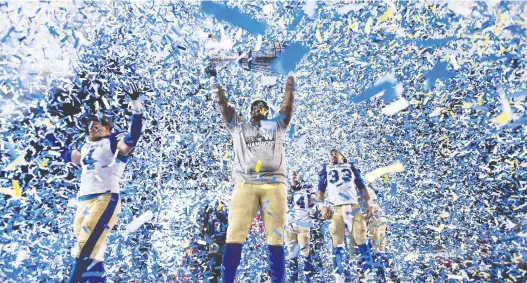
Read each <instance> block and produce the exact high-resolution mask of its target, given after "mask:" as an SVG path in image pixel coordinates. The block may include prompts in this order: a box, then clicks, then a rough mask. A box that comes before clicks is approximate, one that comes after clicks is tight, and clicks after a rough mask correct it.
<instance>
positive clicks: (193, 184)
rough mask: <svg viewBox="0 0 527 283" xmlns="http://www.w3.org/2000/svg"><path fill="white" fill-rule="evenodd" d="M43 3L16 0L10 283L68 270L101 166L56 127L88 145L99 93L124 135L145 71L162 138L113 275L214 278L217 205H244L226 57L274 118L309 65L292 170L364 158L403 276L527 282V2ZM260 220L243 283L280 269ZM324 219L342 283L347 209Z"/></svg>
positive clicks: (118, 246)
mask: <svg viewBox="0 0 527 283" xmlns="http://www.w3.org/2000/svg"><path fill="white" fill-rule="evenodd" d="M26 2H27V1H7V2H6V1H3V2H0V13H1V14H2V17H0V21H2V26H3V27H4V28H3V29H2V31H1V32H0V40H1V42H2V56H3V57H2V58H3V59H2V69H3V70H5V71H4V72H2V73H1V74H0V96H1V99H0V129H1V130H0V139H1V142H0V153H1V159H0V160H1V161H0V163H1V166H0V168H1V171H0V192H1V194H0V207H2V217H0V222H1V223H0V224H1V225H0V227H2V228H1V229H2V232H1V233H0V234H1V235H2V236H1V243H2V244H1V245H2V247H1V248H0V250H1V252H2V255H1V257H0V266H2V269H1V271H0V278H2V279H3V281H2V282H4V281H6V282H7V283H11V282H20V281H22V282H40V281H43V280H48V281H53V282H62V281H67V274H69V273H70V272H71V266H72V264H73V259H72V257H71V255H70V254H69V251H70V249H71V247H73V246H74V242H75V237H74V235H73V233H70V232H68V231H73V229H72V225H73V223H74V218H75V211H76V209H77V207H78V205H79V201H78V199H77V198H76V196H77V194H78V192H79V182H80V172H81V171H82V170H88V167H89V165H90V164H91V165H97V166H98V165H99V164H98V163H93V162H101V161H97V160H90V159H89V158H86V160H85V161H86V162H85V163H84V164H85V166H84V167H82V166H77V165H75V164H70V163H68V164H66V163H65V162H64V161H63V160H62V159H61V158H60V149H59V148H56V147H55V148H53V147H51V148H50V147H49V146H50V145H49V144H46V143H45V142H44V141H43V139H44V137H45V136H46V134H48V133H49V132H53V133H54V135H55V136H56V137H57V139H58V140H60V141H61V142H63V143H64V145H67V146H69V147H71V148H76V149H79V150H80V149H81V148H82V146H83V145H84V144H85V143H86V138H87V135H86V126H85V125H84V124H83V123H82V121H81V117H83V116H85V115H87V114H93V112H94V111H95V109H94V108H95V105H96V104H97V105H98V110H99V111H103V112H104V113H106V114H108V115H110V116H112V118H113V121H114V127H113V129H112V131H113V132H115V133H118V132H119V133H126V132H127V131H128V127H129V121H130V120H129V117H130V109H129V107H128V103H129V101H128V98H126V96H125V95H124V94H123V93H122V91H123V84H124V82H128V81H130V80H137V81H139V82H141V84H143V85H144V86H145V88H147V89H148V90H147V91H145V95H144V96H141V99H143V104H144V105H145V112H144V131H145V132H144V135H143V137H142V139H141V141H140V143H139V144H138V146H137V148H136V149H135V150H134V152H133V153H132V154H131V155H130V156H129V158H128V165H127V167H126V170H125V173H124V178H123V180H122V183H121V191H120V200H121V212H120V214H119V220H118V222H117V225H116V227H115V228H114V229H115V231H112V232H111V233H110V238H109V240H108V243H107V244H108V245H107V251H106V258H105V267H106V270H109V271H111V272H108V273H107V274H106V277H107V281H111V282H132V281H141V282H199V281H207V278H210V271H209V270H208V269H207V263H206V261H207V259H206V258H207V251H206V248H207V247H206V246H207V245H209V244H210V243H211V239H210V238H209V239H207V238H205V239H198V237H196V235H197V234H198V233H199V227H200V224H201V222H200V215H202V214H203V208H204V206H205V205H206V204H208V203H210V202H212V201H215V200H218V199H221V200H223V201H224V202H225V203H226V204H228V203H229V201H230V196H231V194H232V191H233V185H232V177H231V173H232V169H233V164H234V161H235V160H236V158H237V156H236V155H235V154H234V152H233V148H232V140H231V139H230V137H229V135H230V134H229V131H230V130H231V129H230V128H229V127H228V126H229V124H228V123H225V122H224V121H223V118H222V116H221V114H220V113H219V111H218V107H217V105H216V103H215V99H214V94H212V93H211V92H210V87H209V84H208V80H207V78H206V76H205V74H204V71H203V70H204V69H205V67H206V66H207V65H208V64H209V63H210V62H212V63H214V64H217V67H218V76H217V78H216V80H217V82H218V83H219V84H221V85H222V86H223V88H224V89H225V91H226V96H227V98H228V100H229V103H230V104H231V105H232V106H233V107H234V108H235V110H236V111H237V112H238V114H240V116H241V117H243V118H244V119H248V117H249V112H248V111H249V103H250V102H251V101H253V100H254V99H263V100H265V101H267V102H268V104H269V105H270V107H271V113H272V114H273V115H271V116H270V117H274V118H273V120H274V121H270V122H273V123H272V124H275V125H276V123H274V122H275V121H280V120H281V119H283V117H280V115H279V114H277V112H278V111H277V109H278V108H279V106H280V104H281V102H282V99H283V94H284V88H283V87H284V83H285V80H286V76H287V74H289V71H291V72H294V75H295V77H297V80H298V82H297V85H296V89H295V94H296V96H295V106H294V115H293V118H292V120H291V123H290V125H288V127H289V128H288V129H287V128H286V129H283V131H284V133H285V135H286V136H287V137H288V138H286V141H285V142H286V144H285V148H286V150H285V159H284V162H286V165H287V168H288V171H287V177H288V178H289V177H290V174H291V172H292V171H294V170H300V171H302V172H303V176H305V178H306V179H308V180H309V181H310V182H311V183H313V184H316V182H317V181H318V171H319V170H320V164H323V163H327V162H328V156H327V153H328V151H329V150H330V149H332V148H335V147H338V148H341V149H342V151H343V153H345V156H346V157H347V158H348V159H349V160H354V161H355V163H356V165H357V168H358V169H360V170H361V171H362V173H361V175H362V177H363V178H364V179H365V181H366V182H367V186H368V187H369V188H371V189H373V190H374V191H375V192H376V195H377V200H376V202H377V203H379V204H380V206H381V207H382V208H383V209H384V211H385V213H386V218H387V220H386V222H385V223H386V225H387V226H388V231H389V233H388V234H387V239H386V240H387V242H386V243H387V245H386V251H385V255H386V257H387V261H388V263H387V264H386V268H387V270H386V274H388V275H389V276H390V278H387V280H386V281H394V282H398V281H401V280H402V278H404V279H406V280H405V281H410V282H414V281H416V282H421V281H434V282H445V281H449V280H452V279H456V280H462V281H467V282H468V281H474V282H502V281H507V280H509V281H511V282H512V281H514V282H525V281H527V278H526V275H525V254H526V253H527V251H526V249H525V247H527V236H526V235H527V224H526V223H527V222H526V221H527V220H526V219H525V209H526V207H527V206H525V203H526V199H525V198H526V197H525V192H527V179H526V176H527V172H526V170H527V160H526V159H527V153H526V152H527V149H526V147H525V136H526V135H527V114H526V109H527V104H526V103H527V101H526V99H525V97H526V96H527V95H526V94H527V83H525V82H526V81H527V80H526V73H527V72H526V62H525V60H524V59H525V54H524V53H525V52H524V50H526V48H527V43H526V40H525V36H524V35H525V34H526V32H527V21H526V19H525V16H524V15H525V14H526V10H525V9H526V7H525V5H523V3H522V2H521V1H520V2H518V1H487V2H478V1H450V2H448V3H447V2H445V3H442V2H430V1H414V2H408V3H406V2H405V3H404V5H399V4H398V3H396V2H395V1H381V2H376V1H372V2H364V1H357V2H350V3H343V2H331V1H309V2H290V3H284V4H282V3H278V2H272V1H269V2H263V1H257V2H251V3H245V2H236V1H232V2H211V1H203V2H195V3H194V2H192V1H190V2H189V1H187V2H185V1H172V2H170V1H150V2H148V3H147V1H97V5H94V3H93V1H75V2H73V1H40V2H38V3H26ZM169 2H170V3H169ZM282 43H283V44H284V45H281V44H282ZM249 53H251V57H253V58H260V59H261V60H268V62H269V63H271V62H272V61H273V58H274V57H275V56H279V57H278V59H275V60H274V63H275V64H274V65H273V67H274V69H273V70H271V71H266V72H260V71H257V70H250V71H249V70H246V69H244V68H243V66H241V67H240V64H238V63H239V62H241V60H242V59H243V58H246V57H247V56H248V54H249ZM36 58H38V60H36V61H35V59H36ZM220 58H223V59H224V60H223V59H220ZM262 58H265V59H262ZM237 59H238V61H237ZM280 65H281V66H280ZM96 81H97V82H98V84H100V87H98V88H97V90H95V89H94V88H93V87H92V85H93V84H94V83H95V82H96ZM119 158H120V157H119V156H116V160H114V163H115V164H113V163H112V161H111V160H109V162H110V164H107V163H106V162H104V163H103V164H102V166H112V165H111V164H113V166H115V165H117V164H120V163H119V162H122V160H121V159H119ZM94 159H96V158H94ZM255 161H256V160H255ZM262 161H264V160H262ZM397 164H400V167H399V168H395V169H394V168H391V169H390V170H388V171H386V172H382V170H381V171H376V170H380V169H384V170H386V167H391V166H395V165H397ZM403 164H404V166H403ZM395 167H397V166H395ZM401 167H402V168H401ZM249 169H250V168H249ZM392 169H394V170H392ZM262 170H263V169H262ZM260 173H262V172H259V173H258V174H260ZM372 173H375V175H372ZM395 173H396V174H395ZM98 177H99V178H100V179H101V180H102V181H103V182H104V179H105V178H104V177H103V176H101V175H99V176H98ZM261 177H262V176H260V178H261ZM372 177H374V178H372ZM94 178H97V177H95V176H94ZM13 180H16V181H17V182H18V186H19V191H20V195H23V197H22V196H20V197H16V194H15V190H14V186H13V184H12V181H13ZM276 181H277V179H276V178H273V179H272V180H271V183H275V182H276ZM21 200H23V201H21ZM328 204H329V203H328ZM266 205H268V203H267V204H262V206H263V207H264V208H265V207H266ZM267 207H268V206H267ZM226 208H227V209H228V208H229V207H228V206H227V207H226ZM148 211H150V212H151V213H152V217H151V219H149V220H148V221H144V222H143V221H142V220H141V219H142V218H144V215H145V214H146V213H147V212H148ZM261 213H262V214H263V213H267V211H264V212H261ZM147 216H148V215H147ZM154 216H155V217H154ZM266 216H268V214H266ZM275 216H276V215H275ZM258 217H259V218H257V220H255V221H254V225H253V227H252V228H251V229H250V231H249V235H248V239H247V242H246V243H245V244H244V249H243V256H242V261H241V263H240V266H239V268H238V272H239V273H238V278H237V280H239V281H240V282H267V281H270V279H269V278H267V275H266V270H267V268H268V263H267V260H266V258H267V257H266V254H265V252H266V248H265V247H266V243H265V237H264V228H263V223H262V221H261V215H260V216H258ZM139 220H141V221H139ZM134 221H135V222H134ZM317 221H318V220H317ZM320 222H321V223H320V224H318V222H317V223H315V224H314V225H315V227H317V231H320V232H321V234H322V235H323V236H322V237H323V239H324V240H323V241H322V244H321V246H320V247H319V246H317V247H316V248H312V249H311V251H312V258H313V260H315V265H314V266H315V267H320V272H319V273H318V275H316V276H314V278H313V280H312V281H313V282H331V281H334V277H333V276H332V275H331V273H332V271H333V270H332V269H333V268H332V266H331V260H329V261H328V259H331V238H330V235H329V227H328V226H329V221H323V220H320ZM132 223H135V224H137V225H135V224H134V225H135V226H136V227H137V228H136V227H131V228H135V229H136V230H135V232H133V233H128V231H129V229H128V228H130V227H129V225H130V224H132ZM304 224H305V227H307V223H301V225H302V226H303V225H304ZM134 225H132V226H134ZM317 225H320V226H317ZM82 229H83V230H85V229H87V228H86V227H84V228H82ZM278 230H279V229H278ZM81 231H82V230H81ZM313 231H314V230H313ZM271 233H273V236H274V234H276V233H275V231H271ZM21 239H23V241H21ZM25 242H31V243H32V245H30V247H29V246H27V245H26V244H25ZM204 243H205V244H204ZM298 252H299V251H298ZM288 256H289V255H288V254H287V255H286V257H288ZM346 257H347V255H346ZM318 258H320V259H321V262H322V263H320V262H319V263H318V264H317V263H316V260H317V259H318ZM347 262H348V261H347V260H344V261H342V263H343V264H347ZM375 264H377V263H375ZM32 266H39V268H38V269H35V268H31V267H32ZM255 266H257V267H255ZM287 272H288V274H287V276H289V275H290V274H289V271H287ZM350 273H351V276H352V277H353V278H355V277H356V276H357V277H358V274H356V272H355V271H354V270H351V269H350ZM43 274H45V275H46V278H45V279H43V277H42V276H43ZM449 277H450V279H449ZM378 281H379V280H378Z"/></svg>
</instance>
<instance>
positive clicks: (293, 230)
mask: <svg viewBox="0 0 527 283" xmlns="http://www.w3.org/2000/svg"><path fill="white" fill-rule="evenodd" d="M309 232H310V231H309V228H307V227H300V226H298V225H294V226H293V225H289V227H287V230H286V233H285V240H286V245H287V251H288V253H289V257H290V258H296V257H297V256H298V254H299V253H300V254H301V255H303V256H306V257H307V256H309V239H310V233H309Z"/></svg>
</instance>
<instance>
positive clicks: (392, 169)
mask: <svg viewBox="0 0 527 283" xmlns="http://www.w3.org/2000/svg"><path fill="white" fill-rule="evenodd" d="M403 171H404V166H403V165H402V164H401V162H399V161H397V162H395V163H394V164H392V165H389V166H386V167H381V168H378V169H375V170H373V171H370V172H368V173H366V175H365V179H366V180H368V182H372V181H373V180H375V179H377V178H379V177H380V176H382V175H384V174H390V173H397V172H403Z"/></svg>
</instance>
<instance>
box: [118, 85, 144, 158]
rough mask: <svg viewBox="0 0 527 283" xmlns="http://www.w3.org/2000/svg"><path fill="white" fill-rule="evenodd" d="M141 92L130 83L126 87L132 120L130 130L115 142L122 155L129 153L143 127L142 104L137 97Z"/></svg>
mask: <svg viewBox="0 0 527 283" xmlns="http://www.w3.org/2000/svg"><path fill="white" fill-rule="evenodd" d="M140 94H141V90H140V89H139V87H138V86H137V85H136V84H134V83H131V84H130V89H128V95H129V96H130V98H131V99H132V102H131V103H130V105H131V107H132V121H131V122H130V130H129V131H128V134H126V136H124V138H122V139H121V140H119V143H117V148H118V149H119V154H120V155H123V156H127V155H129V154H130V153H131V152H132V150H134V148H135V146H136V145H137V142H138V141H139V138H140V137H141V132H142V129H143V105H142V104H141V101H140V100H139V99H138V98H139V95H140Z"/></svg>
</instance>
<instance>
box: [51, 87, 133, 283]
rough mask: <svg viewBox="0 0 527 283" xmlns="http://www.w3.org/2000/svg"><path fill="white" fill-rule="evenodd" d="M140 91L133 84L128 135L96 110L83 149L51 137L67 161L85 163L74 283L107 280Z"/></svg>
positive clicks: (75, 253)
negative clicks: (114, 130) (110, 237)
mask: <svg viewBox="0 0 527 283" xmlns="http://www.w3.org/2000/svg"><path fill="white" fill-rule="evenodd" d="M139 94H140V91H139V88H138V87H137V86H136V85H135V84H131V85H130V89H129V93H128V95H129V96H130V98H131V99H132V102H131V103H130V105H131V107H132V113H133V114H132V121H131V124H130V130H129V132H128V133H127V134H117V133H112V132H111V130H112V121H111V119H110V118H109V117H107V116H104V115H102V116H97V115H94V116H93V117H91V118H90V123H89V126H88V132H89V141H88V142H87V143H86V144H84V145H83V146H82V148H81V149H80V150H77V149H69V148H68V147H64V146H61V143H60V142H59V141H57V139H56V138H55V137H54V136H53V135H52V134H48V135H47V136H46V138H47V139H48V140H49V141H51V143H52V144H53V145H54V146H61V157H62V158H63V159H64V161H65V162H72V163H75V164H78V165H81V166H82V173H81V183H80V191H79V194H78V201H79V204H78V207H77V213H76V215H75V223H74V233H75V237H76V244H75V248H74V251H73V256H74V257H75V264H74V267H73V270H72V272H71V275H70V278H69V282H70V283H77V282H86V281H89V282H105V281H106V277H105V272H104V267H103V259H104V252H105V247H106V239H107V237H108V234H109V233H110V231H111V230H112V228H113V226H114V225H115V224H116V223H117V214H119V212H120V211H121V200H120V198H119V190H120V182H121V178H122V175H123V172H124V169H125V166H126V162H127V160H128V157H129V155H130V153H131V152H132V151H133V149H134V148H135V146H136V145H137V142H138V140H139V137H140V136H141V129H142V117H143V114H142V111H143V106H142V105H141V102H140V101H139V100H138V97H139Z"/></svg>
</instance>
